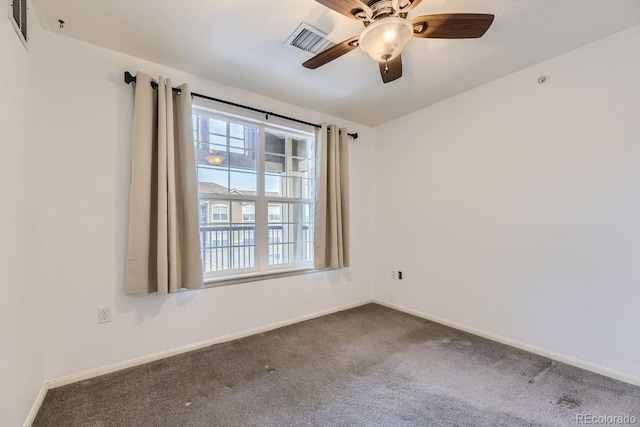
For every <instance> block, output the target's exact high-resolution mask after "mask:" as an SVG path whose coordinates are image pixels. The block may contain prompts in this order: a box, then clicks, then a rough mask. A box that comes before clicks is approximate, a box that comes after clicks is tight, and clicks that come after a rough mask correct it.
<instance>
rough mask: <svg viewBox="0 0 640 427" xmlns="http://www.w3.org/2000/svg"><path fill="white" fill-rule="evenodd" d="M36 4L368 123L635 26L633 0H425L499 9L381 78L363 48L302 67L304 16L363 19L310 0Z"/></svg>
mask: <svg viewBox="0 0 640 427" xmlns="http://www.w3.org/2000/svg"><path fill="white" fill-rule="evenodd" d="M32 2H33V5H34V7H35V9H36V13H37V15H38V17H39V19H40V22H41V23H42V25H43V26H44V27H45V29H47V30H50V31H53V32H56V33H61V34H64V35H66V36H69V37H72V38H76V39H80V40H83V41H86V42H89V43H92V44H95V45H98V46H102V47H105V48H108V49H112V50H116V51H120V52H123V53H127V54H130V55H134V56H136V57H139V58H143V59H147V60H150V61H153V62H157V63H160V64H164V65H168V66H171V67H173V68H177V69H180V70H184V71H187V72H190V73H192V74H196V75H199V76H202V77H206V78H209V79H211V80H215V81H218V82H220V83H224V84H227V85H231V86H236V87H239V88H242V89H246V90H250V91H252V92H255V93H259V94H262V95H266V96H269V97H271V98H275V99H279V100H282V101H285V102H289V103H292V104H296V105H300V106H303V107H307V108H309V109H313V110H316V111H321V112H324V113H327V114H330V115H333V116H336V117H340V118H343V119H345V120H350V121H353V122H356V123H361V124H364V125H367V126H376V125H378V124H381V123H384V122H385V121H388V120H392V119H394V118H397V117H400V116H403V115H405V114H408V113H410V112H412V111H415V110H418V109H420V108H423V107H426V106H428V105H431V104H434V103H436V102H438V101H441V100H443V99H446V98H449V97H451V96H454V95H456V94H458V93H461V92H464V91H467V90H469V89H472V88H474V87H477V86H480V85H482V84H485V83H487V82H490V81H492V80H495V79H497V78H500V77H502V76H505V75H507V74H510V73H512V72H514V71H517V70H520V69H523V68H525V67H527V66H530V65H533V64H536V63H539V62H541V61H544V60H546V59H549V58H552V57H554V56H557V55H559V54H562V53H564V52H567V51H569V50H572V49H575V48H577V47H580V46H583V45H585V44H587V43H590V42H592V41H595V40H598V39H601V38H603V37H606V36H608V35H610V34H613V33H616V32H618V31H621V30H623V29H626V28H629V27H632V26H634V25H638V24H640V1H638V0H607V1H604V0H423V1H422V3H421V4H420V5H419V6H417V7H416V8H415V9H414V10H413V11H412V12H411V13H410V15H409V18H410V19H411V18H414V17H416V16H419V15H427V14H435V13H490V14H494V15H495V16H496V18H495V20H494V22H493V25H492V26H491V28H489V30H488V31H487V33H486V34H485V35H484V37H482V38H480V39H471V40H439V39H413V40H411V42H410V43H409V45H408V46H407V47H406V48H405V50H404V51H403V54H402V57H403V64H404V66H403V76H402V78H401V79H399V80H396V81H394V82H391V83H387V84H383V83H382V80H381V79H380V73H379V70H378V65H377V64H376V63H375V62H374V61H373V60H372V59H371V58H369V57H368V56H367V54H366V53H364V52H363V51H361V50H360V49H356V50H354V51H353V52H351V53H349V54H347V55H345V56H343V57H341V58H338V59H336V60H334V61H333V62H331V63H329V64H327V65H325V66H323V67H320V68H318V69H316V70H308V69H306V68H303V67H302V65H301V64H302V63H303V62H304V61H306V60H307V59H309V58H311V57H312V55H311V54H308V53H306V52H303V51H300V50H298V49H295V48H292V47H289V46H285V45H284V42H285V41H286V40H287V38H288V37H289V36H290V35H291V33H292V32H293V31H294V30H295V29H296V27H297V26H298V24H300V22H302V21H304V22H307V23H309V24H311V25H312V26H314V27H316V28H319V29H320V30H323V31H325V32H326V33H328V34H329V38H331V39H332V40H333V41H335V42H340V41H342V40H345V39H347V38H349V37H351V36H354V35H358V34H359V33H360V32H361V30H362V28H363V27H362V24H361V23H360V22H357V21H355V20H352V19H349V18H347V17H345V16H343V15H340V14H339V13H337V12H334V11H332V10H330V9H327V8H326V7H324V6H322V5H320V4H319V3H317V2H316V1H315V0H278V1H267V0H181V1H176V0H32ZM58 19H63V20H64V21H65V23H66V24H65V26H64V28H63V29H60V28H59V25H58ZM629 54H630V55H632V54H637V52H629ZM209 95H211V96H215V94H209Z"/></svg>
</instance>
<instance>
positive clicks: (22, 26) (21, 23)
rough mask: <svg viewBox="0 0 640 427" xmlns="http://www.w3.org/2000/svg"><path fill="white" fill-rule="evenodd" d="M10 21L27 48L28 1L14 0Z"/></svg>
mask: <svg viewBox="0 0 640 427" xmlns="http://www.w3.org/2000/svg"><path fill="white" fill-rule="evenodd" d="M9 19H10V20H11V22H13V26H14V28H15V29H16V32H17V33H18V36H19V37H20V40H21V41H22V44H24V47H25V48H26V47H27V40H28V38H27V0H12V1H11V10H10V11H9Z"/></svg>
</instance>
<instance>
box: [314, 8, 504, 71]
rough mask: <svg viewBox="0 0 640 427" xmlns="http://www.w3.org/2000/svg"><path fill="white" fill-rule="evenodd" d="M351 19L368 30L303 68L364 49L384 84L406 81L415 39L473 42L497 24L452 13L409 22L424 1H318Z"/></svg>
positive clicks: (476, 16)
mask: <svg viewBox="0 0 640 427" xmlns="http://www.w3.org/2000/svg"><path fill="white" fill-rule="evenodd" d="M316 1H317V2H318V3H320V4H322V5H323V6H326V7H328V8H329V9H332V10H334V11H336V12H338V13H341V14H343V15H345V16H348V17H349V18H352V19H356V20H359V21H362V23H363V24H364V26H365V29H364V30H363V31H362V33H361V34H360V35H359V36H355V37H351V38H350V39H347V40H345V41H343V42H341V43H338V44H337V45H335V46H333V47H331V48H329V49H327V50H325V51H323V52H321V53H319V54H317V55H316V56H314V57H313V58H311V59H310V60H308V61H306V62H305V63H304V64H302V65H303V66H304V67H306V68H310V69H316V68H318V67H320V66H322V65H324V64H326V63H328V62H330V61H333V60H334V59H336V58H339V57H341V56H342V55H344V54H345V53H348V52H351V51H352V50H353V49H355V48H356V47H358V46H360V48H362V50H364V51H365V52H367V53H368V54H369V56H371V58H373V59H374V60H375V61H377V62H378V65H379V68H380V76H381V77H382V81H383V82H384V83H389V82H392V81H394V80H396V79H398V78H400V77H402V57H401V56H400V53H401V52H402V49H404V47H405V46H406V45H407V43H409V41H410V40H411V38H412V37H415V38H436V39H473V38H478V37H482V36H483V35H484V33H485V32H486V31H487V30H488V29H489V27H490V26H491V23H492V22H493V18H494V16H493V15H488V14H480V13H449V14H439V15H422V16H418V17H416V18H414V19H413V20H411V21H409V20H407V15H408V14H409V12H410V11H411V10H413V9H414V8H415V7H416V6H417V5H418V4H420V2H421V1H422V0H316Z"/></svg>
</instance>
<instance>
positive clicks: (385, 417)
mask: <svg viewBox="0 0 640 427" xmlns="http://www.w3.org/2000/svg"><path fill="white" fill-rule="evenodd" d="M607 416H608V417H617V416H620V417H624V416H627V417H636V419H637V423H638V424H640V387H636V386H632V385H629V384H626V383H623V382H619V381H615V380H612V379H610V378H607V377H603V376H600V375H597V374H594V373H591V372H587V371H584V370H581V369H578V368H575V367H572V366H568V365H565V364H563V363H558V362H553V361H551V360H549V359H546V358H544V357H540V356H537V355H534V354H531V353H527V352H525V351H521V350H518V349H514V348H511V347H508V346H505V345H502V344H498V343H495V342H492V341H489V340H486V339H483V338H479V337H476V336H474V335H470V334H467V333H464V332H461V331H458V330H455V329H451V328H449V327H446V326H442V325H440V324H437V323H433V322H430V321H427V320H424V319H421V318H417V317H414V316H411V315H408V314H405V313H401V312H398V311H396V310H392V309H389V308H386V307H382V306H380V305H376V304H368V305H365V306H361V307H357V308H354V309H351V310H346V311H342V312H339V313H335V314H331V315H328V316H323V317H320V318H317V319H313V320H309V321H306V322H302V323H298V324H295V325H292V326H287V327H284V328H280V329H277V330H273V331H270V332H267V333H263V334H259V335H254V336H251V337H247V338H243V339H239V340H236V341H232V342H228V343H223V344H218V345H214V346H211V347H207V348H204V349H201V350H196V351H193V352H190V353H186V354H182V355H179V356H174V357H171V358H167V359H163V360H160V361H156V362H152V363H148V364H145V365H142V366H138V367H134V368H130V369H127V370H123V371H119V372H116V373H112V374H108V375H104V376H101V377H98V378H93V379H91V380H87V381H82V382H78V383H74V384H70V385H67V386H64V387H60V388H56V389H53V390H50V391H49V392H48V393H47V396H46V398H45V400H44V402H43V405H42V407H41V409H40V412H39V413H38V415H37V417H36V420H35V422H34V424H33V425H34V426H36V427H40V426H55V427H60V426H118V427H121V426H224V427H231V426H274V427H276V426H277V427H282V426H509V427H513V426H568V425H580V423H581V421H582V422H583V423H584V421H585V420H587V418H588V417H607ZM580 417H582V418H580ZM585 417H587V418H585ZM590 419H591V420H595V421H598V420H599V421H607V419H606V418H605V419H602V418H590ZM621 420H624V419H623V418H620V419H613V418H609V419H608V421H621ZM627 420H629V418H627ZM630 420H631V421H633V418H630ZM599 425H603V423H602V422H600V423H599ZM605 425H606V424H605Z"/></svg>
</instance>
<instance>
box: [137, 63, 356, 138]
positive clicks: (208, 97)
mask: <svg viewBox="0 0 640 427" xmlns="http://www.w3.org/2000/svg"><path fill="white" fill-rule="evenodd" d="M135 81H136V76H133V75H131V73H130V72H128V71H125V72H124V82H125V83H126V84H130V83H131V82H135ZM151 87H152V88H154V89H157V88H158V83H156V82H154V81H153V80H152V81H151ZM171 90H173V91H174V92H177V93H180V89H178V88H175V87H172V88H171ZM191 95H192V96H195V97H198V98H203V99H208V100H209V101H215V102H220V103H222V104H227V105H231V106H233V107H239V108H244V109H245V110H251V111H255V112H257V113H262V114H265V117H266V119H267V120H269V116H273V117H279V118H281V119H285V120H289V121H291V122H296V123H301V124H303V125H308V126H313V127H315V128H318V129H320V128H321V127H322V126H321V125H319V124H316V123H310V122H305V121H303V120H298V119H294V118H293V117H287V116H283V115H281V114H276V113H272V112H270V111H265V110H260V109H259V108H254V107H249V106H247V105H242V104H236V103H235V102H231V101H225V100H224V99H218V98H212V97H210V96H207V95H201V94H199V93H195V92H191ZM347 135H349V136H350V137H351V138H353V139H358V132H354V133H347Z"/></svg>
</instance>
